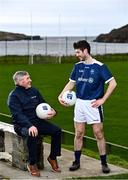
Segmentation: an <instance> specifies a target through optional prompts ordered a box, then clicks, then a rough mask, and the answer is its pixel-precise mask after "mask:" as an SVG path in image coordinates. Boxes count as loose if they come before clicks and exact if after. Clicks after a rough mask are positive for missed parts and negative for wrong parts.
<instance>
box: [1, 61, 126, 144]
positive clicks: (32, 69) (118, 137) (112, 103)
mask: <svg viewBox="0 0 128 180" xmlns="http://www.w3.org/2000/svg"><path fill="white" fill-rule="evenodd" d="M106 64H107V65H108V66H109V68H110V69H111V71H112V72H113V75H114V76H115V77H116V80H117V83H118V86H117V88H116V90H115V92H114V93H113V95H112V96H111V97H110V98H109V100H108V101H107V102H106V103H105V105H104V113H105V122H104V130H105V136H106V140H107V141H110V142H113V143H116V144H121V145H124V146H128V141H127V137H128V134H127V129H128V121H127V114H128V113H127V107H128V106H127V100H128V93H127V92H128V86H127V69H128V62H109V63H108V62H107V63H106ZM72 67H73V64H71V63H70V64H39V65H38V64H36V65H0V72H1V73H0V74H1V87H0V99H1V101H0V111H1V112H2V113H7V114H9V109H8V107H7V104H6V101H7V97H8V94H9V92H10V91H11V90H12V89H13V88H14V84H13V81H12V75H13V73H14V72H15V71H17V70H27V71H28V72H29V73H30V75H31V78H32V80H33V86H35V87H37V88H38V89H39V90H40V92H41V94H42V95H43V96H44V97H45V99H46V100H47V102H48V103H49V104H51V105H52V106H53V107H54V108H55V109H56V110H57V111H58V115H57V116H56V117H55V118H54V119H53V122H54V123H56V124H58V125H59V126H61V127H62V128H63V129H65V130H69V131H74V127H73V107H69V108H65V107H62V106H61V105H60V104H59V102H58V100H57V97H58V95H59V93H60V92H61V90H62V88H63V87H64V85H65V84H66V83H67V82H68V77H69V74H70V71H71V69H72ZM87 135H88V136H93V134H92V129H91V127H90V126H88V128H87Z"/></svg>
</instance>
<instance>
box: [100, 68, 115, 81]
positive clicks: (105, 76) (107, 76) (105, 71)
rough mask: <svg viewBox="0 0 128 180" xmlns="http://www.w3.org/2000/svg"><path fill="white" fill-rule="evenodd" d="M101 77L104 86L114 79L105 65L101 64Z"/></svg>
mask: <svg viewBox="0 0 128 180" xmlns="http://www.w3.org/2000/svg"><path fill="white" fill-rule="evenodd" d="M101 75H102V78H103V79H104V81H105V84H107V83H108V82H109V81H110V80H111V79H113V78H114V77H113V75H112V73H111V72H110V70H109V69H108V67H107V66H106V65H105V64H103V65H102V66H101Z"/></svg>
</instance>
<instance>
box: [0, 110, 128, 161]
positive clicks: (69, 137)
mask: <svg viewBox="0 0 128 180" xmlns="http://www.w3.org/2000/svg"><path fill="white" fill-rule="evenodd" d="M0 121H2V122H8V121H9V122H10V123H11V116H10V115H8V114H4V113H0ZM74 136H75V133H73V132H70V131H67V130H64V129H63V130H62V144H65V145H73V143H74ZM83 142H84V144H83V148H84V147H86V148H87V149H90V150H93V151H98V150H97V142H96V139H95V138H93V137H89V136H84V141H83ZM106 147H107V153H108V154H113V155H117V156H120V157H122V158H124V159H126V160H128V147H126V146H122V145H119V144H115V143H112V142H108V141H107V142H106Z"/></svg>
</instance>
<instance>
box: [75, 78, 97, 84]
mask: <svg viewBox="0 0 128 180" xmlns="http://www.w3.org/2000/svg"><path fill="white" fill-rule="evenodd" d="M78 81H82V82H89V83H93V82H94V79H93V78H91V77H90V78H88V79H87V78H82V77H79V78H78Z"/></svg>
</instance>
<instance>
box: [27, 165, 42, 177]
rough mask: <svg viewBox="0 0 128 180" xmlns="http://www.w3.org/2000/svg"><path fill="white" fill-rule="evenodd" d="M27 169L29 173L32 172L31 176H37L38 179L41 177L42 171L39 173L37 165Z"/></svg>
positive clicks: (28, 166) (29, 166)
mask: <svg viewBox="0 0 128 180" xmlns="http://www.w3.org/2000/svg"><path fill="white" fill-rule="evenodd" d="M27 169H28V171H29V172H30V174H31V175H32V176H37V177H39V176H40V171H39V169H38V168H37V165H36V164H34V165H27Z"/></svg>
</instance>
